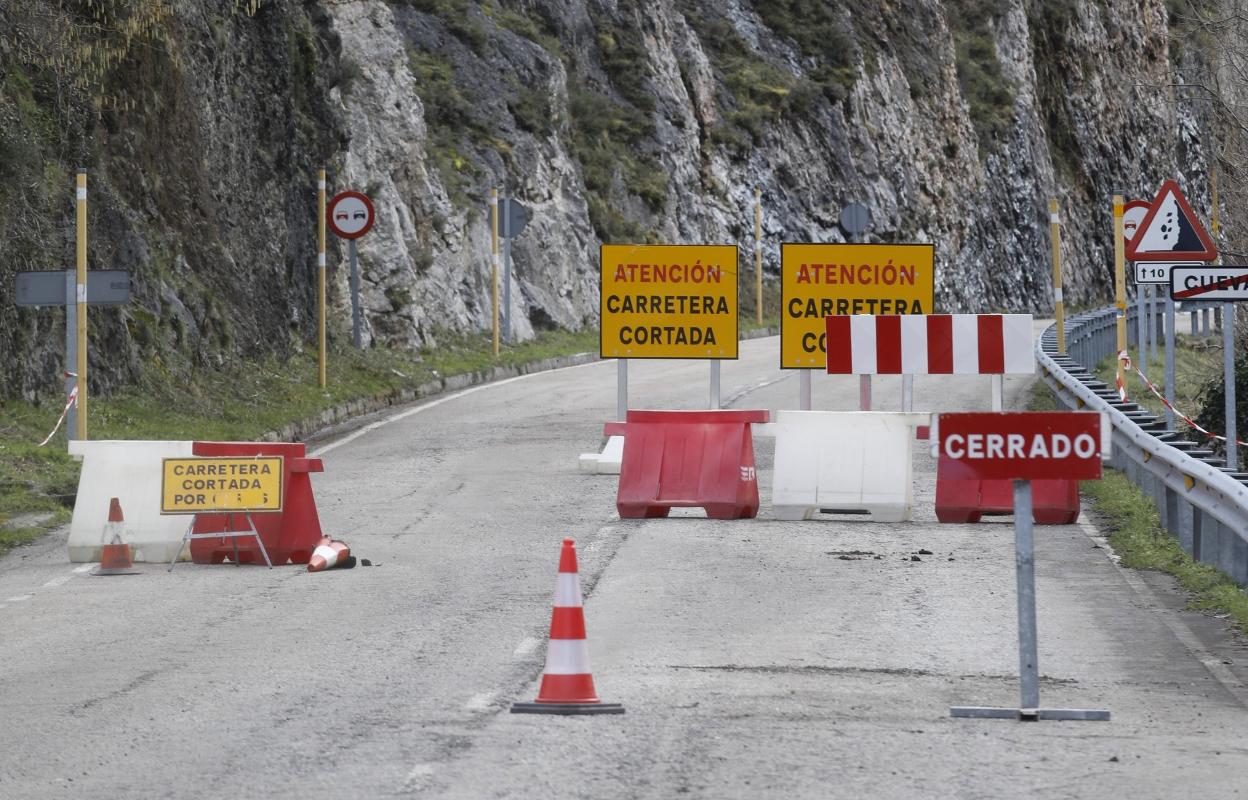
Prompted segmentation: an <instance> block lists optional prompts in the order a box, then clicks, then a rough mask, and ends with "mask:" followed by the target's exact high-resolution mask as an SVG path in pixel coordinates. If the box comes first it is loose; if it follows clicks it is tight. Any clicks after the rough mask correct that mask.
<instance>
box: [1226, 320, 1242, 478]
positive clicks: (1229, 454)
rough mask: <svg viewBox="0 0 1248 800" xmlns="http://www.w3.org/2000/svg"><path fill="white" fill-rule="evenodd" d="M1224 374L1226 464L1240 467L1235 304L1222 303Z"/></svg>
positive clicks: (1228, 466) (1234, 467)
mask: <svg viewBox="0 0 1248 800" xmlns="http://www.w3.org/2000/svg"><path fill="white" fill-rule="evenodd" d="M1222 375H1223V379H1224V380H1225V381H1226V466H1227V468H1228V469H1232V470H1235V469H1238V468H1239V445H1237V444H1235V439H1236V431H1235V428H1236V424H1235V423H1236V422H1237V420H1236V418H1235V417H1236V414H1235V304H1234V303H1223V304H1222Z"/></svg>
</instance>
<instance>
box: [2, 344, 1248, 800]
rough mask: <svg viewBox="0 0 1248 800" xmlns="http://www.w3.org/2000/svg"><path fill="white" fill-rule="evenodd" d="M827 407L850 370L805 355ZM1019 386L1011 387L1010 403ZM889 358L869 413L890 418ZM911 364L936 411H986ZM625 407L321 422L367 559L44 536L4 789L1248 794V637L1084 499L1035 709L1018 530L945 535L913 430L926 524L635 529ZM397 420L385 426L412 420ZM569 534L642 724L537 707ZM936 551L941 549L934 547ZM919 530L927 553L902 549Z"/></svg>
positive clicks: (1049, 538) (745, 358)
mask: <svg viewBox="0 0 1248 800" xmlns="http://www.w3.org/2000/svg"><path fill="white" fill-rule="evenodd" d="M777 346H778V345H777V341H776V340H775V339H774V338H772V339H761V340H754V341H747V342H743V343H742V345H741V356H742V357H741V359H740V360H739V361H737V362H729V363H726V364H725V365H724V367H723V387H724V388H723V396H724V398H725V401H726V404H729V405H731V406H732V407H735V408H769V409H778V408H792V407H795V406H796V400H797V392H798V381H797V376H796V373H793V372H781V371H780V370H778V369H777V368H776V366H775V362H776V352H777ZM814 385H815V407H816V408H825V409H850V408H853V407H854V406H855V405H856V402H857V382H856V380H855V379H834V378H829V377H827V376H822V375H816V376H814ZM1028 385H1029V381H1028V380H1024V379H1010V380H1007V391H1006V399H1007V404H1010V405H1014V406H1017V405H1019V404H1021V403H1023V402H1025V396H1026V393H1027V391H1028ZM630 388H631V391H632V395H631V396H632V405H633V406H634V407H667V408H696V407H699V406H702V405H704V404H705V402H706V397H707V365H706V364H705V363H702V362H634V363H633V365H632V367H631V374H630ZM899 394H900V391H899V388H898V385H897V383H896V381H894V380H887V379H885V380H879V379H877V385H876V400H877V404H878V407H882V408H884V409H889V408H893V409H895V408H896V407H897V399H898V396H899ZM988 396H989V391H988V379H987V378H950V377H946V378H920V379H919V380H918V381H917V382H916V389H915V397H916V401H915V403H916V408H921V409H923V410H929V409H930V410H972V409H977V408H986V407H987V404H988ZM614 406H615V365H614V364H613V363H610V362H608V363H599V364H591V365H587V366H582V367H577V368H572V369H567V370H562V371H558V372H554V373H546V374H539V375H533V376H528V377H525V378H521V379H516V380H512V381H507V382H503V383H500V384H494V385H489V386H485V387H479V388H475V389H471V390H468V391H467V392H464V393H462V394H459V395H452V396H448V397H445V398H440V399H438V400H437V401H434V402H433V403H427V404H425V405H419V406H415V407H413V408H410V409H407V410H405V411H402V412H399V413H396V412H393V411H392V412H390V414H391V417H386V418H381V417H379V418H377V419H376V421H377V422H379V423H382V424H380V425H379V426H378V427H375V428H373V429H369V430H360V431H357V432H356V433H355V434H352V435H350V436H345V437H339V438H337V439H333V440H329V441H328V442H325V443H322V446H323V447H326V448H328V449H326V450H325V451H324V459H325V465H326V471H325V473H323V474H321V475H317V476H316V477H315V480H314V485H315V489H316V493H317V496H318V501H319V507H320V511H321V516H322V522H323V524H324V526H325V528H326V530H327V531H330V532H332V533H334V534H335V535H336V536H338V537H339V538H342V539H345V540H346V541H347V542H349V543H350V544H351V546H352V548H353V550H354V551H355V552H356V553H357V554H358V555H359V556H362V557H365V558H369V559H371V560H372V561H373V562H374V566H372V567H362V566H361V567H357V568H356V569H354V570H349V571H335V572H329V573H322V574H308V573H306V572H303V571H301V570H299V569H296V568H294V567H287V568H284V569H279V570H275V571H272V572H270V571H268V570H265V569H262V568H256V567H245V568H234V567H230V566H216V567H200V566H194V565H183V566H179V567H178V568H177V569H176V570H174V571H173V572H172V573H168V572H166V571H164V570H163V569H160V568H158V567H155V566H141V569H142V574H141V575H137V576H127V577H116V578H98V577H90V576H87V575H84V574H82V573H80V572H75V571H74V569H73V565H70V564H68V563H67V560H66V557H65V552H64V546H63V540H62V541H58V540H57V539H56V537H55V536H53V537H48V538H47V539H45V540H44V541H43V542H41V543H38V544H36V545H34V546H32V547H28V548H22V549H20V550H18V551H16V552H15V553H13V554H10V555H9V556H8V557H7V558H5V559H4V560H3V561H0V624H2V625H3V631H4V633H3V636H2V638H0V643H2V644H0V696H2V697H3V698H4V701H3V719H4V724H3V725H0V797H3V798H6V800H7V799H8V798H61V797H91V798H99V797H114V798H121V797H170V798H190V797H230V798H249V797H266V798H267V797H278V798H287V797H288V798H296V797H297V798H322V797H323V798H349V797H360V798H373V797H421V798H424V797H430V798H531V797H543V798H670V797H691V798H770V797H775V798H780V797H783V798H793V797H810V798H827V797H836V798H841V797H844V798H861V797H870V798H929V797H931V798H939V797H949V798H1003V797H1027V798H1032V797H1054V798H1057V797H1103V796H1106V795H1108V794H1109V793H1111V792H1112V793H1115V794H1119V795H1129V796H1133V797H1137V798H1149V797H1167V798H1169V797H1198V796H1199V797H1210V798H1213V797H1218V798H1220V797H1234V796H1239V795H1242V794H1245V793H1246V792H1248V780H1246V779H1245V778H1244V777H1243V776H1244V775H1245V774H1248V744H1245V743H1246V742H1248V706H1246V705H1245V703H1246V702H1248V690H1245V683H1246V682H1248V674H1246V672H1248V671H1246V670H1245V664H1246V663H1248V655H1246V653H1245V650H1244V645H1243V644H1242V643H1241V642H1240V641H1238V640H1236V639H1235V638H1233V637H1232V636H1230V635H1229V634H1228V633H1227V630H1226V625H1225V624H1224V623H1223V622H1222V621H1220V620H1216V619H1211V618H1208V617H1203V616H1200V615H1198V614H1195V613H1193V612H1188V611H1185V610H1183V600H1182V598H1181V596H1180V595H1179V594H1178V593H1177V592H1176V591H1175V590H1174V588H1173V586H1172V585H1171V584H1170V582H1169V580H1168V579H1166V578H1163V577H1161V576H1156V575H1146V574H1140V573H1134V572H1129V571H1125V570H1123V569H1121V568H1119V567H1118V566H1117V565H1116V564H1115V563H1114V561H1113V558H1112V554H1111V553H1110V551H1109V550H1108V549H1107V547H1106V545H1105V543H1104V541H1103V540H1102V539H1101V538H1100V536H1101V534H1100V532H1099V531H1098V530H1097V529H1096V527H1095V526H1094V525H1093V524H1091V523H1090V522H1088V521H1086V520H1085V521H1083V522H1081V524H1079V525H1073V526H1064V527H1055V528H1043V529H1040V530H1039V531H1038V533H1039V535H1038V536H1037V550H1038V552H1037V561H1038V567H1037V571H1038V598H1039V599H1038V604H1039V630H1040V668H1041V673H1042V675H1043V676H1044V677H1043V680H1042V684H1041V699H1042V702H1043V703H1045V704H1046V705H1051V706H1062V707H1090V708H1108V709H1110V710H1111V711H1112V712H1113V715H1114V716H1113V720H1112V721H1111V722H1107V723H1105V722H1084V723H1070V722H1066V723H1059V722H1043V723H1017V722H1011V721H983V720H955V719H951V718H950V717H949V716H948V708H949V706H950V705H1014V704H1016V702H1017V680H1016V675H1017V651H1016V645H1015V619H1014V615H1015V605H1014V603H1015V600H1014V574H1013V539H1012V527H1011V526H1010V525H1009V523H1008V520H1005V521H1003V520H997V521H993V522H986V523H981V524H978V525H940V524H938V523H937V522H936V521H935V518H934V514H933V512H932V498H933V494H934V481H935V478H934V464H933V462H932V460H931V458H930V457H929V456H928V455H927V452H926V443H919V442H916V443H915V474H916V484H917V486H916V494H917V498H918V512H917V517H916V520H915V521H913V522H910V523H901V524H895V525H893V524H873V523H866V522H862V521H857V520H853V519H833V518H821V519H817V520H813V521H809V522H784V523H782V522H777V521H775V520H774V519H772V518H771V515H770V513H769V506H768V497H769V492H770V485H771V467H772V443H771V442H770V440H767V439H764V438H758V439H756V449H757V456H758V466H759V482H760V488H761V490H762V497H763V508H762V513H761V514H760V517H759V519H757V520H742V521H732V522H712V521H708V520H706V519H703V518H700V517H698V516H696V512H691V514H690V515H680V516H678V517H675V518H672V519H666V520H645V521H622V520H620V519H618V517H617V516H616V514H615V508H614V492H615V479H614V478H613V477H611V476H591V475H583V474H579V473H578V472H577V467H576V459H577V455H578V454H579V453H581V452H586V451H589V450H593V449H598V447H599V445H600V442H601V437H600V434H601V424H602V421H603V420H604V419H606V418H607V417H609V416H611V415H612V414H613V412H614ZM387 420H390V421H387ZM569 536H570V537H573V538H575V539H576V540H577V542H578V548H579V552H580V562H581V579H582V583H583V586H584V589H585V593H586V597H587V600H586V616H587V624H588V632H589V646H590V651H591V655H592V660H593V668H594V676H595V679H596V681H597V684H598V689H599V692H600V694H601V695H602V697H603V698H604V700H608V701H612V702H620V703H623V704H624V706H625V708H626V710H627V713H626V714H625V715H623V716H610V717H607V716H603V717H579V718H560V717H549V716H527V715H512V714H509V713H507V711H508V708H509V706H510V703H511V702H513V701H516V700H526V701H527V700H531V699H533V697H534V696H535V693H536V685H537V680H538V678H539V676H540V673H541V670H542V665H543V663H544V649H545V638H544V637H545V632H546V628H547V626H548V624H549V619H550V605H551V598H552V590H553V586H554V577H555V569H556V564H557V558H558V553H559V543H560V540H562V539H563V538H564V537H569ZM921 550H927V551H931V552H930V555H929V554H919V551H921ZM915 554H918V555H917V558H918V559H919V560H915V559H914V558H912V556H914V555H915Z"/></svg>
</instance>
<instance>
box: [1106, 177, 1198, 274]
mask: <svg viewBox="0 0 1248 800" xmlns="http://www.w3.org/2000/svg"><path fill="white" fill-rule="evenodd" d="M1217 257H1218V250H1217V248H1216V247H1214V245H1213V240H1212V239H1210V238H1209V234H1208V232H1206V231H1205V226H1204V225H1201V224H1200V220H1198V219H1197V218H1196V214H1195V213H1193V212H1192V207H1191V206H1190V205H1188V204H1187V198H1186V197H1184V196H1183V192H1181V191H1180V190H1179V184H1177V183H1175V182H1174V181H1166V182H1165V183H1163V184H1161V190H1160V191H1158V192H1157V198H1156V199H1155V200H1153V204H1152V206H1151V207H1149V209H1148V213H1147V214H1145V215H1144V219H1143V220H1142V221H1141V222H1140V229H1139V232H1138V233H1136V235H1135V236H1134V237H1132V238H1131V240H1130V241H1128V242H1127V260H1128V261H1214V260H1216V259H1217Z"/></svg>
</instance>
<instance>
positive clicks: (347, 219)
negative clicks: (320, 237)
mask: <svg viewBox="0 0 1248 800" xmlns="http://www.w3.org/2000/svg"><path fill="white" fill-rule="evenodd" d="M325 216H326V218H327V222H328V223H329V229H330V230H331V231H333V232H334V235H335V236H337V237H338V238H340V239H358V238H360V237H361V236H363V235H364V234H366V233H368V231H369V229H370V228H372V227H373V221H374V220H375V218H376V216H377V215H376V213H375V212H374V211H373V201H371V200H369V199H368V196H367V195H364V194H361V193H360V192H339V193H338V194H336V195H334V199H333V200H330V201H329V205H328V206H326V208H325Z"/></svg>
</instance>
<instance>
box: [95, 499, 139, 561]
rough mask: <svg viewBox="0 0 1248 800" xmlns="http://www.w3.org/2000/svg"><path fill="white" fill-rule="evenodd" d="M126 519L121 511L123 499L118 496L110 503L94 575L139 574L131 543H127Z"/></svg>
mask: <svg viewBox="0 0 1248 800" xmlns="http://www.w3.org/2000/svg"><path fill="white" fill-rule="evenodd" d="M125 533H126V519H125V517H124V516H123V515H122V513H121V501H120V500H118V499H117V498H116V497H114V498H113V499H112V502H110V503H109V505H108V522H106V523H104V535H103V536H102V537H101V539H100V541H101V542H102V543H103V548H102V549H101V551H100V565H99V566H98V567H96V568H95V569H93V570H91V574H92V575H137V574H138V572H136V571H135V569H134V558H133V557H131V555H130V545H128V544H126V540H125Z"/></svg>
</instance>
